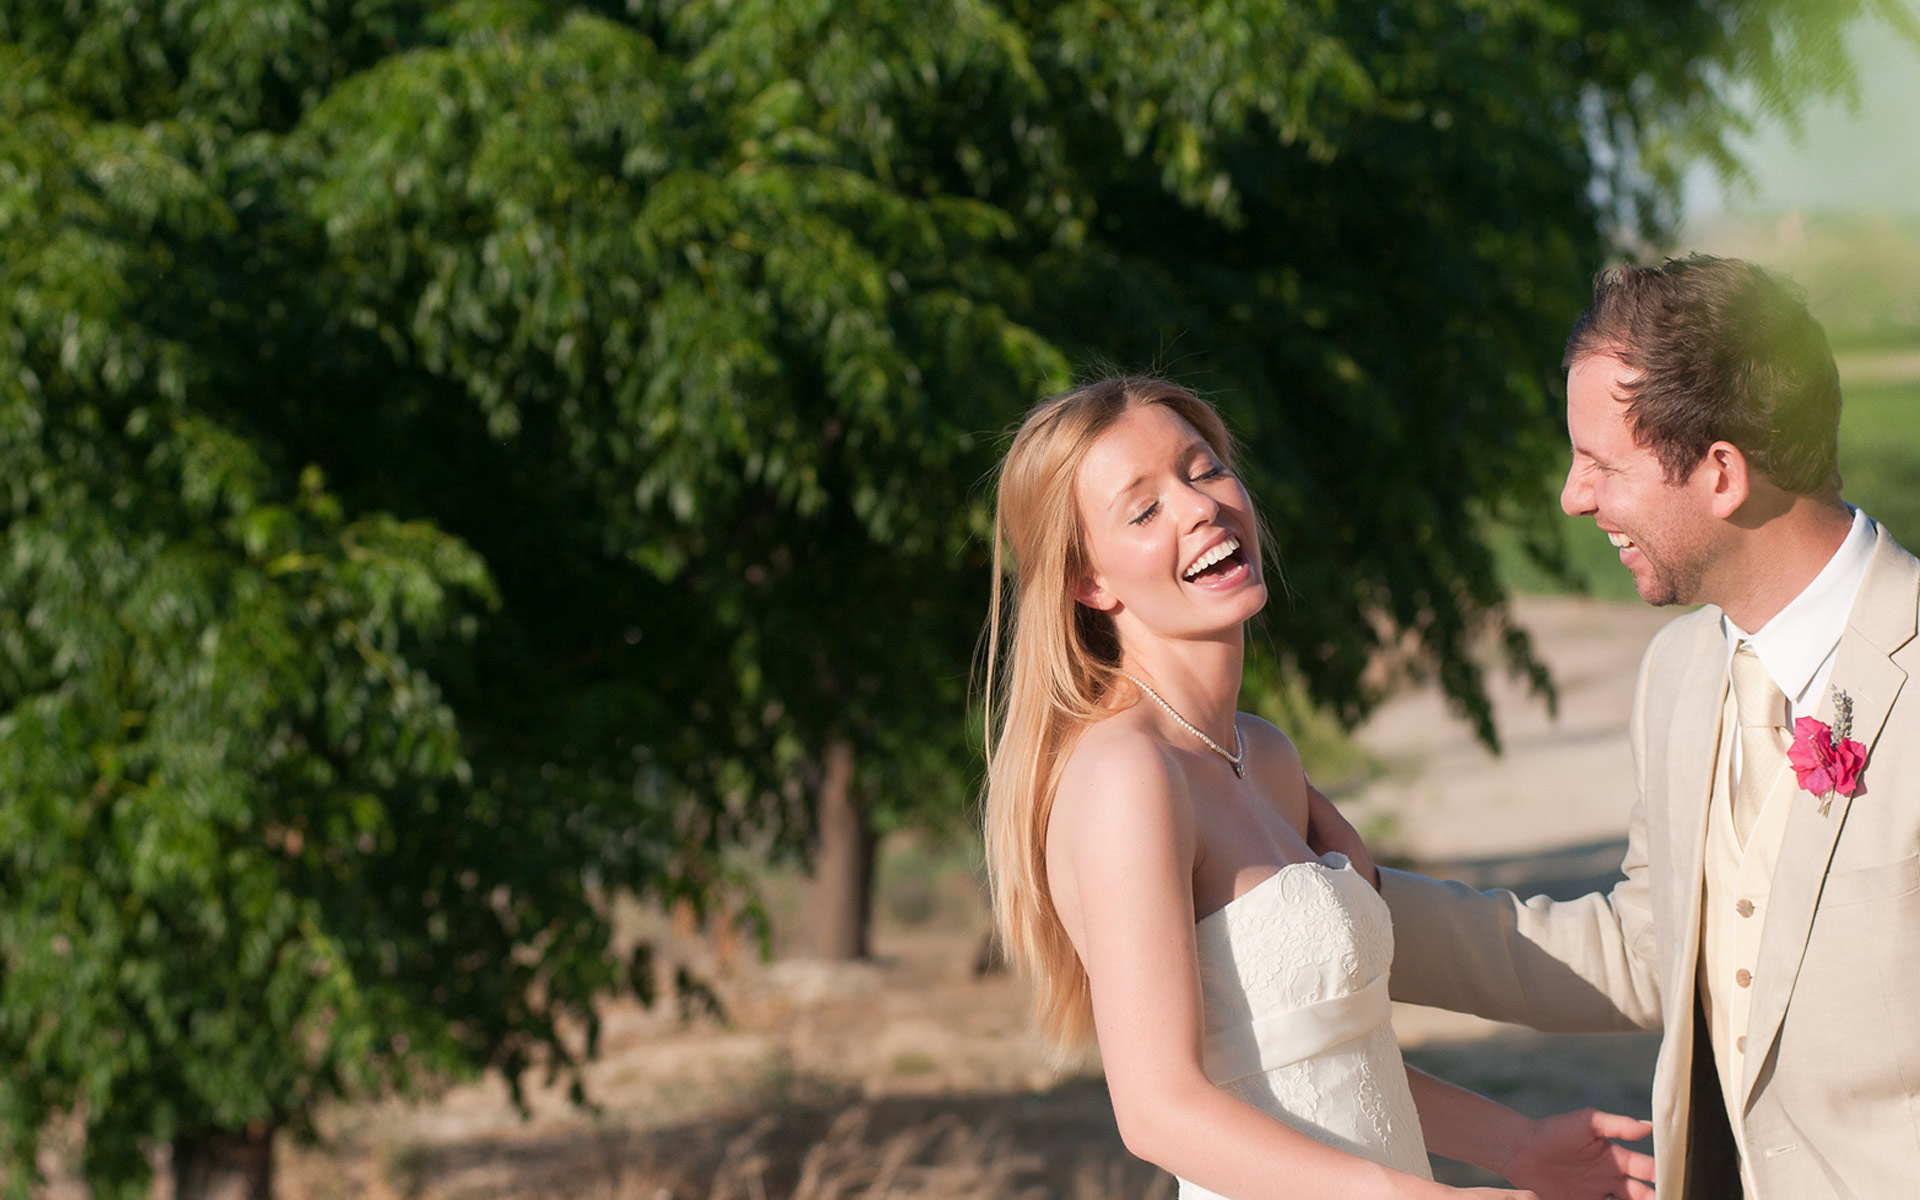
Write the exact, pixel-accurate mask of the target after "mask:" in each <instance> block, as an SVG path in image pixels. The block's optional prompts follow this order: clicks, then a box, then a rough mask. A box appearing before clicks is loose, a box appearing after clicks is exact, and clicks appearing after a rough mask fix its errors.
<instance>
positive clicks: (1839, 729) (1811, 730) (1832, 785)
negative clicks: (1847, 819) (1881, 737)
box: [1787, 688, 1867, 817]
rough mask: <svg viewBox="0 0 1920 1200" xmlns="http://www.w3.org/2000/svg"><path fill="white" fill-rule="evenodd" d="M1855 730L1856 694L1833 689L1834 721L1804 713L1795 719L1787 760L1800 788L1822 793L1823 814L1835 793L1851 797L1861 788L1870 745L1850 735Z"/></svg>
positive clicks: (1818, 793) (1815, 793) (1818, 794)
mask: <svg viewBox="0 0 1920 1200" xmlns="http://www.w3.org/2000/svg"><path fill="white" fill-rule="evenodd" d="M1851 732H1853V697H1851V696H1849V695H1847V693H1846V692H1844V691H1842V690H1841V689H1839V688H1835V689H1833V724H1832V725H1828V724H1827V723H1826V722H1825V721H1819V720H1815V719H1814V718H1813V717H1801V718H1800V719H1799V720H1797V721H1795V722H1794V723H1793V745H1792V746H1790V747H1788V749H1787V762H1788V764H1789V765H1791V766H1792V767H1793V773H1794V776H1795V777H1796V778H1798V779H1799V780H1800V787H1801V790H1803V791H1806V792H1810V793H1812V794H1813V795H1815V796H1818V797H1820V815H1821V816H1823V817H1824V816H1826V815H1827V809H1828V808H1830V807H1831V806H1832V804H1833V798H1834V797H1835V796H1847V797H1851V796H1852V795H1853V794H1854V793H1855V792H1857V791H1859V790H1860V769H1861V768H1862V767H1864V766H1866V765H1867V748H1866V747H1865V746H1862V745H1861V744H1860V743H1859V742H1856V741H1854V740H1853V739H1852V738H1850V737H1848V736H1847V735H1848V734H1849V733H1851Z"/></svg>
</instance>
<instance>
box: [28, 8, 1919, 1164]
mask: <svg viewBox="0 0 1920 1200" xmlns="http://www.w3.org/2000/svg"><path fill="white" fill-rule="evenodd" d="M1868 13H1877V14H1878V15H1879V16H1880V17H1881V18H1883V19H1886V20H1889V21H1891V22H1893V23H1894V24H1895V25H1897V26H1899V27H1901V28H1903V29H1904V30H1905V31H1906V32H1907V33H1908V34H1909V35H1911V34H1912V33H1913V32H1914V30H1913V24H1914V23H1913V20H1912V18H1911V16H1910V15H1909V14H1906V13H1905V10H1903V9H1901V8H1900V7H1899V6H1898V5H1897V4H1895V3H1893V2H1892V0H1876V2H1869V0H1860V2H1858V3H1826V2H1821V0H1770V2H1766V3H1736V2H1734V0H1690V2H1688V3H1680V4H1675V3H1660V4H1649V3H1644V2H1642V0H1481V2H1476V3H1449V4H1442V3H1438V2H1436V0H1389V2H1386V3H1381V4H1376V5H1367V6H1357V5H1350V4H1337V3H1334V2H1333V0H1314V2H1309V3H1297V2H1282V0H1240V2H1237V3H1226V2H1225V0H1202V2H1200V3H1186V4H1158V3H1138V4H1125V5H1117V6H1116V5H1107V4H1093V3H1087V2H1084V0H1056V2H1050V3H1035V2H1027V0H1019V2H1014V0H1002V2H992V0H942V2H939V3H928V2H925V0H913V2H911V3H909V2H907V0H867V2H864V3H859V4H854V3H841V2H833V0H806V2H801V3H795V2H793V0H728V2H725V3H722V2H720V0H659V2H656V3H642V2H640V0H634V2H632V3H614V2H612V0H606V2H603V3H577V4H562V3H543V2H539V0H462V2H458V3H445V4H428V3H422V2H420V0H205V2H200V3H184V2H156V3H150V4H139V3H133V2H131V0H16V2H15V3H12V4H9V5H8V6H7V7H6V9H5V10H4V12H0V314H4V315H3V317H0V831H3V832H4V834H5V836H4V837H0V972H3V974H0V1056H4V1057H5V1058H6V1059H7V1061H8V1062H9V1063H10V1064H15V1069H14V1070H12V1071H10V1072H9V1074H8V1076H7V1077H6V1079H5V1080H4V1081H0V1124H3V1125H4V1129H5V1134H4V1136H5V1139H6V1142H5V1152H6V1156H7V1159H8V1161H9V1162H10V1163H11V1164H12V1169H11V1171H10V1179H11V1183H12V1186H13V1188H14V1190H15V1191H16V1192H23V1191H24V1189H25V1187H26V1181H27V1180H28V1178H29V1176H30V1172H31V1166H30V1164H31V1163H32V1159H33V1150H34V1145H35V1141H36V1137H37V1133H38V1130H39V1129H40V1127H41V1126H42V1125H43V1124H44V1122H45V1120H46V1119H47V1118H48V1116H49V1115H50V1114H52V1113H54V1112H57V1111H62V1110H77V1111H80V1112H82V1113H84V1114H85V1117H86V1123H87V1154H88V1163H87V1169H88V1173H89V1175H90V1177H91V1178H92V1180H93V1181H94V1183H95V1186H96V1187H97V1188H98V1189H100V1190H101V1192H102V1194H133V1192H134V1191H136V1190H137V1189H138V1187H139V1186H140V1183H141V1181H142V1179H143V1178H144V1172H145V1165H144V1162H145V1160H144V1158H143V1157H142V1152H141V1147H142V1145H143V1143H144V1142H146V1141H148V1140H151V1139H161V1140H165V1139H170V1138H171V1139H179V1138H183V1137H193V1136H198V1135H200V1134H204V1133H207V1132H211V1131H221V1130H235V1129H246V1128H256V1129H266V1130H271V1129H273V1128H277V1127H280V1126H293V1127H296V1128H298V1127H299V1126H300V1125H301V1124H302V1122H303V1121H304V1119H305V1117H306V1115H307V1114H308V1113H310V1112H311V1110H312V1106H313V1105H314V1103H316V1102H317V1101H318V1100H320V1099H323V1098H325V1097H328V1096H333V1095H340V1094H360V1093H364V1092H368V1091H377V1090H380V1089H384V1088H393V1087H406V1086H409V1085H410V1084H411V1083H412V1082H413V1081H415V1080H417V1079H421V1078H439V1077H443V1076H444V1075H446V1074H448V1073H453V1072H457V1071H460V1070H465V1069H472V1068H476V1067H483V1066H488V1065H493V1066H498V1067H500V1068H502V1069H503V1070H504V1071H505V1072H506V1073H507V1075H508V1077H509V1078H510V1079H513V1080H515V1081H516V1082H517V1080H518V1077H519V1074H520V1071H521V1069H522V1068H523V1067H524V1066H525V1065H526V1064H527V1063H528V1062H529V1061H532V1060H534V1059H545V1060H547V1061H550V1062H554V1063H557V1064H559V1065H561V1066H563V1067H564V1066H565V1065H566V1064H568V1063H570V1062H572V1061H573V1059H574V1056H575V1055H576V1054H577V1053H579V1052H580V1051H581V1050H582V1049H584V1050H585V1051H586V1052H590V1051H591V1031H592V1028H593V1002H594V1000H595V998H596V997H598V996H601V995H603V994H605V993H607V992H608V991H610V990H612V989H615V988H618V987H620V986H623V985H631V984H632V983H634V982H635V981H638V982H640V983H642V984H644V982H645V981H646V980H647V979H649V978H650V973H649V971H648V969H647V968H646V965H645V963H644V962H643V961H641V962H634V963H627V962H621V961H618V960H616V958H615V957H614V956H613V955H612V954H611V947H612V935H611V930H610V927H609V920H608V916H607V912H608V910H607V905H606V897H607V896H608V895H609V894H610V893H611V891H613V890H615V889H628V890H632V891H635V892H638V893H640V894H642V895H649V896H654V897H661V898H669V899H671V898H675V897H687V898H691V899H694V900H697V901H700V902H706V901H708V900H710V899H711V898H712V897H713V896H714V895H715V894H716V889H717V888H719V887H720V886H721V885H722V884H723V883H724V880H725V878H726V875H727V872H728V871H729V870H730V869H731V868H730V867H729V866H728V862H729V861H730V860H728V859H727V858H725V857H724V856H723V853H722V852H723V851H725V850H727V849H728V848H729V847H740V846H748V847H751V848H753V849H754V850H755V851H756V852H758V853H776V854H777V853H785V852H791V851H793V850H794V849H796V848H798V847H799V846H801V845H803V844H804V841H805V838H806V836H807V833H808V830H809V827H810V825H809V823H810V819H811V818H810V815H809V813H810V807H809V790H810V789H811V788H813V787H815V786H817V785H818V782H819V774H820V771H821V765H820V764H821V762H822V759H823V754H824V749H825V747H827V746H829V745H834V744H849V745H852V746H853V747H855V748H856V749H857V751H858V755H859V761H860V762H861V763H862V764H863V767H862V770H861V772H860V776H859V778H860V780H861V787H862V788H863V789H864V790H865V791H866V792H867V793H868V794H869V795H870V796H871V797H872V798H873V799H874V800H875V801H877V802H880V803H881V804H882V805H883V807H885V808H887V809H888V810H889V811H892V812H894V813H895V814H896V815H897V819H929V818H931V817H934V816H937V815H939V814H942V813H944V814H946V817H947V819H953V817H954V814H960V813H963V812H964V806H963V805H962V804H961V803H960V801H961V799H962V798H963V797H964V795H965V792H966V790H967V787H968V782H967V781H968V778H969V772H970V770H971V767H970V766H969V759H968V754H969V751H968V749H967V744H968V741H967V738H966V736H965V727H966V725H965V716H964V713H965V693H966V685H967V679H968V664H969V658H970V655H971V652H972V649H973V646H974V641H975V638H976V636H977V633H978V626H979V622H980V620H981V617H982V615H983V607H984V605H983V597H984V595H985V590H986V585H985V578H986V576H985V571H986V566H985V561H986V558H985V547H984V544H983V536H984V533H985V518H984V512H985V504H986V497H987V493H986V479H987V476H988V474H989V472H990V470H991V466H992V463H993V461H994V459H995V458H996V456H997V452H998V450H999V448H1000V445H1001V442H1000V433H1001V431H1003V430H1005V429H1006V428H1007V427H1008V426H1009V424H1010V423H1011V422H1012V421H1013V420H1015V419H1016V418H1017V417H1018V415H1019V414H1020V412H1021V411H1023V410H1024V408H1025V407H1026V405H1027V404H1028V403H1030V402H1031V400H1032V399H1033V398H1034V397H1036V396H1038V395H1039V394H1041V393H1043V392H1045V391H1047V390H1049V389H1053V388H1057V387H1059V386H1061V385H1063V384H1064V383H1066V382H1067V381H1068V380H1069V378H1070V376H1071V375H1072V373H1073V372H1074V371H1075V370H1077V369H1082V368H1085V367H1087V366H1089V365H1092V364H1098V363H1112V364H1118V365H1123V366H1137V365H1141V364H1143V363H1158V364H1160V365H1162V366H1165V367H1166V368H1168V369H1170V370H1172V371H1173V372H1175V373H1176V374H1178V375H1179V376H1181V377H1183V378H1185V379H1187V380H1189V381H1191V382H1194V383H1196V384H1198V385H1199V386H1200V387H1202V388H1203V389H1204V390H1206V391H1207V392H1209V393H1210V394H1211V395H1212V396H1214V397H1215V398H1216V399H1217V400H1218V401H1219V402H1220V403H1221V405H1222V406H1223V407H1224V408H1225V409H1226V410H1227V412H1228V414H1229V417H1230V419H1231V421H1232V423H1233V424H1234V425H1235V427H1236V428H1237V429H1238V430H1239V431H1240V433H1241V435H1242V436H1243V438H1244V440H1245V442H1246V447H1247V455H1246V457H1247V464H1248V474H1249V476H1250V478H1251V480H1252V482H1253V484H1254V486H1255V489H1256V491H1257V493H1258V494H1259V498H1260V500H1261V502H1262V504H1263V506H1264V507H1265V509H1266V511H1267V513H1268V515H1269V517H1270V519H1271V521H1272V523H1273V524H1274V526H1275V528H1276V530H1277V531H1278V533H1279V540H1280V546H1281V563H1280V569H1281V570H1282V572H1283V573H1284V574H1285V576H1286V578H1287V581H1288V584H1289V588H1288V589H1287V592H1286V594H1285V595H1283V596H1281V597H1280V598H1278V599H1277V600H1276V603H1275V604H1274V605H1273V611H1272V613H1271V615H1270V616H1269V618H1268V619H1267V621H1266V626H1265V628H1266V643H1267V646H1268V647H1269V649H1270V655H1269V664H1268V668H1267V669H1268V670H1270V671H1284V672H1286V673H1289V674H1292V675H1296V676H1298V677H1300V678H1303V679H1304V680H1305V681H1306V682H1307V684H1308V685H1309V686H1310V688H1311V690H1312V691H1313V693H1314V694H1315V695H1316V696H1317V697H1318V698H1319V699H1320V700H1321V701H1323V702H1324V703H1327V704H1329V705H1331V706H1333V707H1334V708H1335V709H1337V710H1338V711H1339V712H1341V713H1342V714H1343V715H1345V716H1347V717H1348V718H1354V717H1357V716H1358V715H1360V714H1361V713H1363V712H1364V711H1365V710H1366V708H1367V706H1368V705H1369V703H1371V701H1372V699H1373V697H1372V695H1371V694H1370V693H1369V692H1368V691H1367V690H1366V688H1365V686H1364V685H1363V668H1364V666H1365V665H1366V663H1367V662H1368V661H1369V660H1370V658H1372V657H1373V656H1375V655H1376V654H1377V653H1378V652H1379V651H1380V650H1381V649H1382V647H1383V646H1387V645H1393V644H1398V643H1400V642H1401V641H1402V640H1403V639H1405V638H1406V637H1408V636H1409V635H1411V636H1412V638H1413V639H1415V640H1416V641H1417V642H1418V644H1419V645H1420V647H1421V649H1422V652H1423V654H1424V656H1425V658H1426V659H1427V660H1428V661H1430V662H1431V663H1432V664H1434V665H1435V667H1436V668H1437V669H1438V671H1439V673H1440V676H1441V678H1442V680H1443V681H1444V683H1445V684H1446V686H1447V689H1448V691H1449V693H1450V694H1451V695H1453V696H1454V697H1455V698H1456V700H1458V701H1459V702H1460V703H1461V704H1462V705H1463V706H1464V707H1465V709H1466V710H1467V711H1468V712H1469V713H1470V714H1471V715H1472V716H1473V717H1474V718H1475V720H1476V721H1477V722H1478V723H1479V725H1480V728H1481V730H1482V733H1483V735H1484V736H1487V737H1489V738H1491V737H1492V735H1493V731H1492V727H1491V724H1490V721H1489V718H1488V712H1487V708H1486V705H1485V701H1484V695H1483V691H1482V686H1481V677H1480V674H1479V668H1477V667H1476V666H1475V664H1474V661H1473V659H1472V658H1471V656H1470V655H1469V653H1468V642H1469V638H1470V635H1471V634H1472V633H1473V632H1474V631H1475V630H1477V629H1479V628H1481V627H1483V626H1484V625H1486V624H1487V623H1489V622H1491V623H1493V624H1495V625H1497V626H1501V627H1503V628H1505V629H1506V633H1507V636H1508V639H1509V644H1510V647H1511V650H1512V657H1513V661H1514V662H1515V663H1516V664H1518V665H1519V666H1521V667H1522V668H1534V664H1533V663H1532V660H1531V658H1530V656H1529V655H1528V653H1527V650H1526V646H1525V640H1524V635H1523V634H1522V633H1521V632H1520V631H1518V630H1516V629H1512V628H1511V627H1507V626H1506V624H1505V618H1504V616H1503V615H1502V602H1503V599H1504V597H1503V594H1502V591H1501V588H1500V586H1499V583H1498V581H1497V579H1496V577H1495V575H1494V572H1493V567H1492V562H1491V558H1490V556H1489V554H1488V552H1487V550H1486V548H1485V546H1484V545H1483V544H1482V541H1481V536H1482V530H1483V529H1484V528H1485V519H1486V518H1487V517H1488V516H1490V515H1503V516H1508V517H1515V518H1523V517H1524V515H1525V514H1526V513H1528V512H1530V511H1533V510H1534V509H1536V508H1538V507H1539V506H1541V505H1542V502H1543V500H1544V496H1543V493H1542V488H1541V484H1540V480H1541V479H1542V477H1543V475H1544V470H1545V465H1546V464H1547V462H1548V461H1549V460H1550V457H1551V455H1552V454H1553V453H1554V452H1555V451H1554V447H1555V446H1556V444H1557V442H1558V440H1559V434H1558V431H1557V417H1556V416H1555V409H1556V407H1557V406H1556V405H1555V403H1554V402H1553V399H1552V397H1553V394H1554V385H1553V383H1552V373H1553V372H1552V368H1553V366H1554V364H1555V362H1556V361H1557V357H1558V355H1557V349H1558V342H1559V339H1560V338H1561V336H1562V335H1563V334H1564V331H1565V328H1566V326H1567V324H1568V322H1569V320H1570V319H1571V317H1572V316H1573V314H1574V313H1575V312H1577V311H1578V309H1579V308H1580V307H1581V303H1582V300H1583V296H1584V291H1585V284H1584V280H1585V278H1586V276H1587V274H1588V273H1589V272H1590V271H1591V270H1592V269H1593V267H1594V266H1595V265H1597V264H1598V263H1599V262H1600V261H1601V260H1602V259H1603V258H1604V257H1606V256H1607V254H1608V253H1609V247H1610V244H1611V241H1610V239H1613V238H1615V237H1617V236H1621V235H1624V234H1628V233H1632V234H1636V235H1641V236H1649V235H1653V234H1657V233H1658V232H1659V231H1660V229H1661V228H1662V226H1663V223H1664V222H1666V221H1667V220H1669V219H1670V217H1671V214H1672V204H1673V201H1674V197H1675V187H1676V180H1677V177H1678V176H1677V169H1678V167H1679V166H1680V165H1681V164H1682V163H1684V162H1685V161H1688V160H1689V159H1690V158H1693V157H1698V156H1701V155H1705V156H1707V157H1709V158H1719V159H1725V153H1724V149H1723V147H1724V141H1723V138H1724V136H1725V132H1726V131H1727V130H1728V129H1729V128H1734V127H1737V126H1738V124H1739V122H1740V121H1741V120H1742V119H1744V118H1743V116H1742V113H1741V112H1740V111H1738V110H1736V109H1734V108H1733V107H1732V106H1731V105H1730V102H1729V100H1728V99H1727V97H1728V96H1730V95H1735V94H1737V86H1736V85H1743V84H1744V85H1748V86H1751V88H1752V89H1753V92H1752V94H1753V95H1755V96H1756V97H1758V98H1759V101H1758V102H1759V104H1760V105H1761V106H1762V107H1763V108H1765V109H1766V110H1768V111H1787V112H1790V111H1791V110H1792V107H1793V105H1794V104H1796V103H1798V102H1799V101H1800V100H1802V99H1803V98H1805V97H1806V96H1808V95H1812V94H1819V93H1823V92H1828V91H1833V90H1842V91H1844V90H1845V89H1846V88H1847V87H1848V86H1849V85H1848V76H1847V74H1846V68H1845V61H1844V58H1843V57H1842V56H1841V53H1840V44H1839V41H1838V31H1839V30H1840V29H1841V28H1842V27H1843V26H1844V25H1845V24H1846V23H1848V22H1850V21H1852V20H1855V19H1858V18H1860V17H1861V16H1863V15H1865V14H1868ZM1537 528H1538V529H1540V531H1541V536H1542V537H1543V538H1544V537H1545V536H1546V528H1547V527H1545V526H1538V527H1537ZM1539 544H1540V546H1541V549H1542V553H1545V554H1549V555H1550V554H1551V548H1550V546H1549V545H1548V543H1547V542H1545V541H1544V540H1543V541H1541V542H1540V543H1539ZM571 1022H578V1023H580V1025H581V1026H582V1027H584V1028H586V1029H587V1030H588V1033H589V1037H588V1040H587V1043H586V1045H585V1046H584V1047H581V1046H579V1045H577V1044H576V1043H574V1042H573V1041H570V1040H569V1039H568V1038H566V1037H563V1036H562V1030H563V1028H565V1027H568V1026H569V1023H571Z"/></svg>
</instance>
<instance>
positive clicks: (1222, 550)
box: [1185, 537, 1240, 579]
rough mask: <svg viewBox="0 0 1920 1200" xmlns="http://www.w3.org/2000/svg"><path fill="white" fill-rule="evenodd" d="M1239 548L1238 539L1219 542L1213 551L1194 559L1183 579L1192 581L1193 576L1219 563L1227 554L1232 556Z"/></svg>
mask: <svg viewBox="0 0 1920 1200" xmlns="http://www.w3.org/2000/svg"><path fill="white" fill-rule="evenodd" d="M1239 548H1240V539H1239V538H1231V537H1230V538H1228V539H1227V540H1226V541H1224V542H1221V543H1220V544H1219V545H1218V546H1215V547H1214V548H1213V549H1211V550H1209V551H1207V552H1206V553H1205V554H1202V555H1201V556H1200V557H1199V558H1197V559H1195V560H1194V561H1193V565H1192V566H1190V567H1188V568H1187V573H1186V576H1185V577H1186V578H1188V579H1192V578H1193V577H1194V576H1195V575H1198V574H1199V573H1200V572H1202V571H1204V570H1206V569H1207V568H1208V567H1210V566H1212V565H1213V564H1215V563H1217V562H1219V561H1220V560H1221V559H1223V558H1225V557H1226V556H1227V555H1229V554H1232V553H1233V552H1234V551H1235V550H1238V549H1239Z"/></svg>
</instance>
